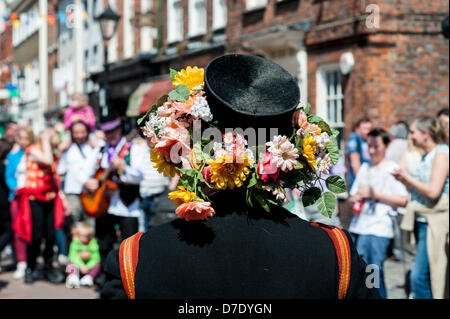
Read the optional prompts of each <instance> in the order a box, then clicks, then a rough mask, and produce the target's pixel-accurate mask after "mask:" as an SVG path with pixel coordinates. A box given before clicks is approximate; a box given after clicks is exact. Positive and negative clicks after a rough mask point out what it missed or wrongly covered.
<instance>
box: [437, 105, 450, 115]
mask: <svg viewBox="0 0 450 319" xmlns="http://www.w3.org/2000/svg"><path fill="white" fill-rule="evenodd" d="M441 115H447V116H449V115H448V107H444V108H442V109H440V110H439V111H438V112H437V114H436V117H440V116H441Z"/></svg>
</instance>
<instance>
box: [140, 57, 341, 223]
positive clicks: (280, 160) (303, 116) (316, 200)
mask: <svg viewBox="0 0 450 319" xmlns="http://www.w3.org/2000/svg"><path fill="white" fill-rule="evenodd" d="M170 76H171V80H172V83H173V85H174V90H173V91H171V92H170V93H169V94H168V95H164V96H162V97H161V98H160V99H159V100H158V102H157V103H156V104H154V105H153V106H152V107H151V109H150V111H148V112H147V114H145V115H144V116H143V117H142V118H140V119H139V120H138V125H139V126H141V124H142V123H143V124H144V125H143V126H142V127H141V129H142V130H143V133H144V135H145V136H146V138H147V139H149V141H150V142H151V144H152V145H153V147H152V150H151V161H152V162H153V166H154V167H155V168H157V169H158V171H159V172H160V173H162V174H164V176H172V177H173V176H175V174H178V175H179V176H180V179H179V186H178V190H177V191H174V192H171V193H169V198H170V199H171V200H173V201H174V204H175V205H176V206H178V207H177V209H176V211H175V212H176V214H177V215H178V216H179V217H180V218H184V219H186V220H205V219H208V218H209V217H212V216H214V214H215V211H214V208H213V207H212V204H211V202H210V199H209V197H208V195H207V193H209V192H211V191H222V190H227V189H241V190H243V191H245V194H246V201H247V203H248V205H250V206H254V202H255V201H256V202H257V203H258V204H259V205H260V206H261V207H262V208H264V209H265V210H266V211H268V212H270V205H283V203H284V202H285V201H287V200H288V199H287V196H286V193H285V190H284V189H285V188H289V189H299V190H300V192H301V196H302V201H303V205H304V206H305V207H306V206H309V205H312V204H316V205H317V208H318V209H319V211H320V212H321V213H322V214H323V215H325V216H327V217H331V215H332V213H333V211H334V209H335V205H336V196H335V194H339V193H343V192H345V191H346V186H345V181H344V180H343V179H342V178H341V177H339V176H329V177H328V178H326V179H324V178H322V174H329V170H330V168H331V167H332V166H333V165H335V164H337V162H338V160H339V149H338V147H337V144H336V143H335V141H334V139H335V138H336V136H337V135H338V134H339V131H337V130H333V129H331V128H330V127H329V125H328V124H327V123H326V122H325V121H324V120H323V119H321V118H320V117H318V116H317V115H314V114H309V110H310V105H309V104H308V105H307V106H303V105H299V107H298V108H297V110H296V111H295V113H294V115H293V118H292V125H293V132H292V135H291V136H290V137H287V136H284V135H278V136H274V137H273V139H272V141H270V142H267V143H266V145H263V146H259V147H257V148H256V150H258V152H259V153H260V159H259V160H255V156H254V152H253V150H252V149H251V148H249V147H248V143H247V141H246V140H245V138H244V136H243V135H241V134H233V133H232V132H227V133H225V134H222V140H221V141H220V142H217V141H215V142H211V140H204V139H202V140H201V141H200V142H196V143H195V144H194V145H193V146H191V145H192V144H193V143H192V142H193V123H194V121H195V120H200V121H202V122H205V123H208V125H209V126H210V127H214V122H213V114H212V113H211V110H210V108H209V105H208V101H207V99H206V97H205V92H204V91H203V87H204V70H203V69H202V68H198V67H190V66H189V67H187V68H186V69H183V70H181V71H179V72H178V71H175V70H172V69H171V70H170ZM211 143H212V146H213V147H212V148H211V150H210V151H206V147H205V146H206V145H208V144H211ZM261 148H263V151H262V152H261ZM183 159H184V160H183ZM322 183H325V185H326V186H327V188H328V191H324V190H323V186H322Z"/></svg>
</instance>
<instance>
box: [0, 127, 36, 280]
mask: <svg viewBox="0 0 450 319" xmlns="http://www.w3.org/2000/svg"><path fill="white" fill-rule="evenodd" d="M34 142H35V136H34V132H33V129H32V128H31V127H30V126H22V127H21V128H20V129H19V131H18V133H17V136H16V144H17V145H18V149H17V151H13V150H12V151H11V152H10V153H9V154H8V156H7V157H6V168H5V180H6V184H7V185H8V188H9V197H8V199H9V201H10V205H9V210H10V214H11V221H12V222H14V221H15V219H16V216H17V214H18V212H19V201H18V197H17V195H16V190H18V189H21V188H23V187H24V186H25V172H26V163H25V162H26V161H25V156H24V155H25V151H26V149H27V148H28V146H30V145H31V144H33V143H34ZM13 247H14V253H15V263H16V271H15V272H14V274H13V278H14V279H21V278H23V276H24V275H25V269H26V268H27V243H26V241H25V240H23V239H22V238H21V237H20V236H19V235H18V233H17V232H14V237H13Z"/></svg>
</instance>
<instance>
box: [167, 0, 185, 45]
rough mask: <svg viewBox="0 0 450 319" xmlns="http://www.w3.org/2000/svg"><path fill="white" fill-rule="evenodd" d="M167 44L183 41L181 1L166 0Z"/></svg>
mask: <svg viewBox="0 0 450 319" xmlns="http://www.w3.org/2000/svg"><path fill="white" fill-rule="evenodd" d="M167 6H168V7H167V15H168V17H167V21H170V23H168V24H167V42H169V43H172V42H177V41H181V40H183V33H184V28H183V7H182V6H181V0H167Z"/></svg>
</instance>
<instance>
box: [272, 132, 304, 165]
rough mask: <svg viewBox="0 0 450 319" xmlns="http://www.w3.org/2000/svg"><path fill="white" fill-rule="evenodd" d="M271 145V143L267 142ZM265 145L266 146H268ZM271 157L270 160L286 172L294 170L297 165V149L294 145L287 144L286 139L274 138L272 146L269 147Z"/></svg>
mask: <svg viewBox="0 0 450 319" xmlns="http://www.w3.org/2000/svg"><path fill="white" fill-rule="evenodd" d="M269 143H272V142H269ZM269 143H267V144H269ZM270 149H272V151H271V153H272V155H273V157H272V159H273V161H274V163H275V164H276V166H277V167H279V168H281V170H282V171H284V172H286V171H288V170H291V169H293V168H295V166H296V164H297V157H298V149H296V148H295V145H294V144H292V143H291V142H289V140H288V139H287V137H285V136H284V137H282V138H276V139H274V142H273V143H272V145H270V148H269V151H270Z"/></svg>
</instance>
